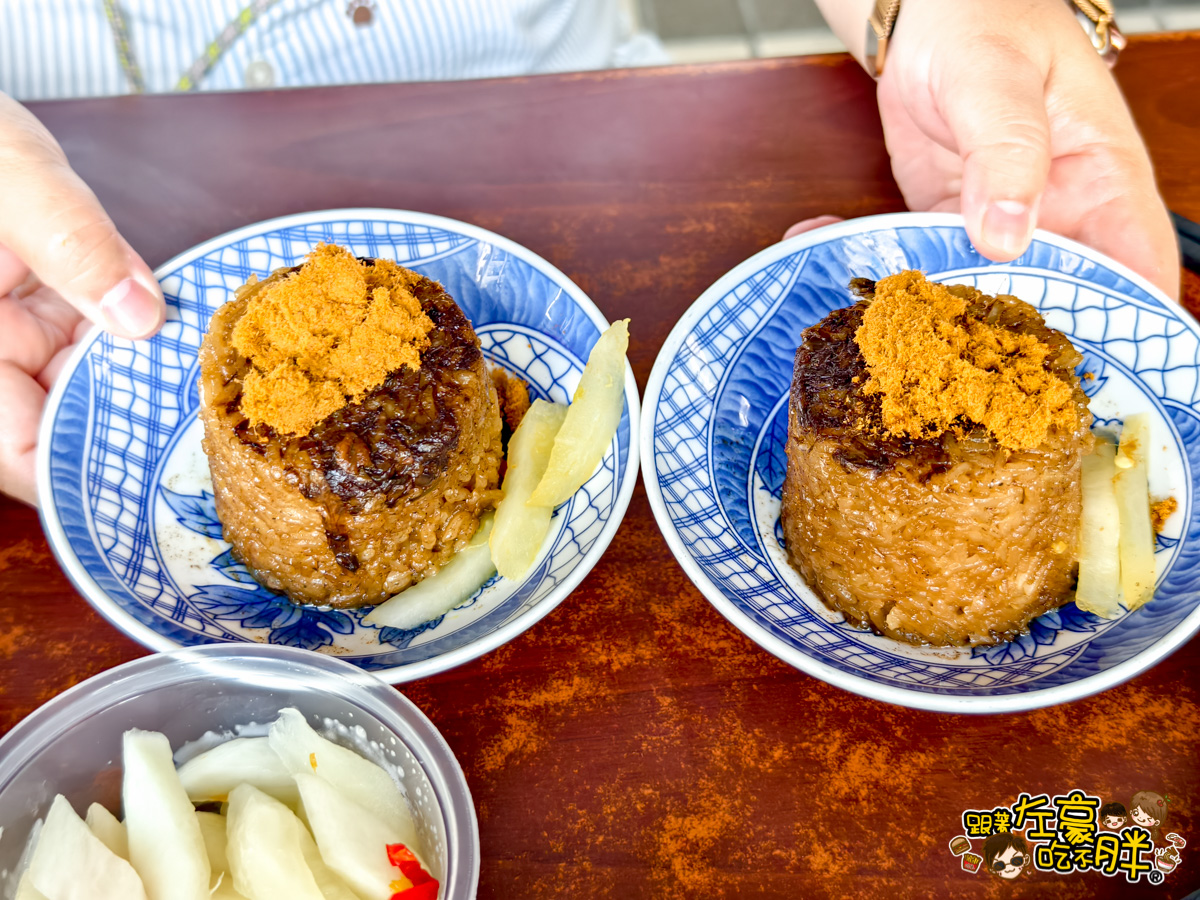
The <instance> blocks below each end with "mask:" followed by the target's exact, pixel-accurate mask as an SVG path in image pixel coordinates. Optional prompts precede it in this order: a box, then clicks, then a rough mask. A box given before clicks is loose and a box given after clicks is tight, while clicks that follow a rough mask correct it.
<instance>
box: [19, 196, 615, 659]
mask: <svg viewBox="0 0 1200 900" xmlns="http://www.w3.org/2000/svg"><path fill="white" fill-rule="evenodd" d="M321 241H327V242H331V243H337V244H341V245H344V246H347V247H349V248H350V249H351V250H352V251H353V252H354V253H355V254H356V255H358V256H375V257H385V258H389V259H395V260H397V261H398V262H400V263H402V264H403V265H406V266H409V267H410V268H412V269H415V270H417V271H419V272H421V273H422V274H423V275H426V276H428V277H430V278H433V279H435V280H437V281H439V282H441V283H442V285H443V286H444V287H445V288H446V290H447V291H448V292H449V293H450V295H451V296H452V297H454V298H455V300H457V301H458V303H459V305H460V306H461V307H462V308H463V311H464V312H465V313H466V314H467V317H468V318H469V319H470V320H471V321H472V322H473V323H474V326H475V330H476V333H477V334H478V335H479V338H480V341H481V343H482V345H483V350H484V355H485V356H486V357H487V358H488V359H489V360H490V361H492V362H495V363H499V364H501V365H503V366H504V367H506V368H507V369H509V370H510V371H513V372H515V373H517V374H518V375H520V376H521V377H522V378H524V379H525V380H526V381H528V382H529V384H530V388H531V393H532V394H533V395H535V396H540V397H544V398H548V399H552V400H556V401H560V402H567V401H569V400H570V398H571V394H572V393H573V392H574V390H575V386H576V384H577V383H578V381H579V376H580V373H581V372H582V370H583V364H584V362H585V361H586V360H587V356H588V353H589V351H590V350H591V347H592V345H593V344H594V343H595V342H596V339H597V338H598V337H599V336H600V333H601V331H603V329H604V328H605V327H607V324H608V323H607V322H606V321H605V319H604V317H603V316H602V315H601V314H600V312H599V310H597V309H596V307H595V306H594V305H593V304H592V302H591V301H590V300H589V299H588V298H587V297H586V296H585V295H584V293H583V292H582V291H581V290H580V289H579V288H578V287H576V286H575V284H573V283H572V282H571V281H570V280H569V279H568V278H567V277H566V276H565V275H563V274H562V273H561V272H559V271H558V270H557V269H555V268H554V267H553V266H551V265H550V264H549V263H547V262H546V261H545V260H543V259H541V258H540V257H538V256H536V255H535V254H533V253H531V252H530V251H528V250H526V249H525V248H523V247H521V246H519V245H517V244H514V243H513V242H512V241H509V240H506V239H505V238H502V237H500V236H498V235H495V234H492V233H491V232H488V231H485V230H483V229H481V228H476V227H474V226H471V225H466V224H464V223H461V222H456V221H453V220H450V219H444V218H441V217H438V216H430V215H424V214H421V213H412V212H399V211H394V210H380V209H348V210H330V211H326V212H317V213H304V214H300V215H295V216H288V217H286V218H282V219H275V220H272V221H269V222H262V223H259V224H257V225H251V226H248V227H246V228H242V229H239V230H238V231H234V232H231V233H230V234H226V235H223V236H221V237H218V238H214V239H213V240H211V241H208V242H207V243H205V244H202V245H201V246H199V247H196V248H194V249H192V250H189V251H188V252H186V253H184V254H183V255H181V256H178V257H176V258H175V259H173V260H172V261H171V262H169V263H167V264H166V265H164V266H163V267H162V268H161V269H159V270H158V272H157V273H156V274H157V276H158V278H159V280H160V281H161V282H162V285H163V290H164V292H165V293H166V297H167V306H168V314H167V323H166V325H165V326H164V327H163V330H162V332H161V333H160V334H158V335H157V336H156V337H154V338H153V339H152V340H150V341H145V342H140V343H134V342H131V341H126V340H121V339H117V338H113V337H111V336H110V335H107V334H103V333H101V332H99V331H95V332H93V333H92V334H91V335H89V336H88V338H87V339H85V340H84V341H83V342H82V343H81V346H80V347H79V348H78V349H77V351H76V352H75V353H74V355H73V356H72V357H71V360H70V362H69V363H68V364H67V366H66V367H65V369H64V372H63V374H62V376H61V378H60V379H59V381H58V383H57V384H56V386H55V389H54V391H53V392H52V393H51V395H50V397H49V399H48V402H47V406H46V413H45V418H44V420H43V423H42V431H41V436H40V439H39V447H38V454H39V456H38V486H39V491H40V494H39V498H40V503H41V510H42V521H43V525H44V527H45V530H46V534H47V536H48V538H49V541H50V545H51V547H52V548H53V549H54V552H55V554H56V555H57V556H58V559H59V561H60V562H61V564H62V565H63V568H64V569H65V570H66V572H67V574H68V575H69V577H70V578H71V580H72V581H73V582H74V584H75V586H76V587H77V588H78V589H79V591H80V592H81V593H82V594H83V595H84V596H85V597H86V598H87V599H88V600H89V601H90V602H91V603H92V604H93V605H94V606H95V607H96V609H97V610H99V612H100V613H101V614H102V615H104V616H105V618H107V619H108V620H109V621H110V622H112V624H114V625H116V626H117V627H118V628H119V629H121V630H122V631H124V632H125V633H126V634H128V635H130V636H131V637H133V638H134V639H135V640H138V641H140V642H141V643H143V644H145V645H146V646H148V647H151V648H153V649H156V650H165V649H169V648H172V647H178V646H188V645H194V644H204V643H210V642H214V641H258V642H267V643H272V644H285V645H288V646H293V647H302V648H305V649H308V650H318V651H321V652H325V653H330V654H333V655H336V656H339V657H341V658H343V659H346V660H348V661H350V662H353V663H356V664H357V665H359V666H361V667H362V668H364V669H368V670H370V671H372V672H374V673H375V674H376V675H377V676H379V677H381V678H384V679H386V680H390V681H392V682H400V681H407V680H410V679H413V678H419V677H424V676H426V675H430V674H433V673H434V672H440V671H443V670H445V669H448V668H451V667H453V666H456V665H459V664H461V663H463V662H466V661H467V660H470V659H473V658H475V657H477V656H479V655H481V654H483V653H486V652H487V651H489V650H492V649H494V648H496V647H498V646H500V645H501V644H503V643H504V642H505V641H508V640H510V639H511V638H513V637H515V636H516V635H517V634H520V633H521V632H522V631H524V630H525V629H527V628H529V627H530V626H531V625H533V624H534V623H535V622H537V621H538V620H539V619H541V618H542V617H543V616H544V615H546V614H547V613H548V612H550V610H552V609H553V608H554V607H555V606H557V605H558V604H559V603H560V602H561V601H562V600H563V598H565V597H566V596H567V594H569V593H570V592H571V591H572V590H573V589H574V588H575V586H576V585H577V584H579V582H580V581H581V580H582V579H583V577H584V576H585V575H586V574H587V573H588V571H590V570H591V568H592V566H593V565H594V564H595V562H596V560H598V559H599V558H600V555H601V554H602V553H603V552H604V549H605V548H606V547H607V546H608V543H609V541H611V540H612V537H613V534H614V533H615V532H616V530H617V527H618V526H619V525H620V523H621V518H622V516H623V515H624V514H625V509H626V507H627V506H628V505H629V498H630V496H631V495H632V494H633V487H634V483H635V482H636V480H637V466H638V446H639V445H638V424H639V414H638V412H639V410H638V394H637V386H636V384H635V383H634V380H633V372H632V369H629V367H628V366H626V376H625V404H626V405H625V412H624V414H623V415H622V417H621V424H620V426H619V427H618V429H617V434H616V437H615V438H614V439H613V442H612V445H611V447H610V448H609V450H608V452H607V453H606V454H605V457H604V459H603V460H602V461H601V464H600V467H599V469H598V470H597V471H596V473H595V474H594V475H593V476H592V478H591V479H590V480H589V481H588V482H587V483H586V484H585V485H584V486H583V487H582V488H581V489H580V490H579V491H578V492H577V493H576V495H575V496H574V497H573V498H572V499H571V500H569V501H568V502H567V503H565V504H563V505H562V506H560V507H559V508H558V510H556V512H555V514H554V521H553V524H552V526H551V531H550V536H549V538H548V539H547V542H546V545H545V546H544V547H543V550H542V553H541V554H540V556H539V557H538V560H537V562H536V563H535V564H534V567H533V569H532V570H531V571H530V573H529V574H528V575H527V576H526V577H525V578H524V579H523V580H522V581H521V582H519V583H514V582H511V581H508V580H506V579H501V578H498V577H494V578H493V579H492V580H491V581H489V582H488V583H487V584H486V585H484V586H483V588H481V589H480V590H479V591H478V592H476V594H475V596H473V597H471V598H470V599H469V600H467V601H466V602H465V603H463V604H462V605H460V606H459V607H458V608H456V609H454V610H452V611H451V612H449V613H447V614H446V615H445V616H443V617H441V618H439V619H435V620H433V621H431V622H427V623H426V624H424V625H422V626H420V627H418V628H416V629H413V630H409V631H402V630H400V629H396V628H379V627H375V626H371V625H369V624H367V623H365V622H364V621H363V616H364V615H365V614H366V612H367V610H362V611H356V610H341V611H339V610H331V609H317V608H311V607H300V606H295V605H293V604H292V603H290V602H288V600H287V599H286V598H283V597H280V596H279V595H276V594H273V593H271V592H270V591H267V590H266V589H264V588H262V587H260V586H259V585H258V584H257V583H256V582H255V581H254V580H253V578H251V577H250V574H249V572H248V571H247V570H246V569H245V567H243V566H242V565H240V564H239V563H238V562H237V560H235V559H234V558H233V555H232V554H231V553H230V550H229V545H228V544H226V543H225V542H224V541H222V540H221V525H220V523H219V522H218V521H217V518H216V513H215V511H214V508H213V499H212V482H211V479H210V476H209V473H208V463H207V461H206V459H205V456H204V453H203V451H202V450H201V448H200V437H201V433H202V427H201V425H200V422H199V421H198V420H197V418H196V407H197V404H198V395H197V385H196V377H197V371H198V369H197V362H196V354H197V351H198V349H199V346H200V341H201V339H202V337H203V335H204V332H205V330H206V328H207V325H208V321H209V318H210V317H211V316H212V314H213V312H215V311H216V309H217V308H218V307H219V306H221V304H223V303H224V302H225V301H226V300H228V299H229V298H230V297H231V296H232V292H233V290H234V289H235V288H237V287H238V286H239V285H240V284H242V283H243V282H244V281H246V279H247V278H248V277H249V276H250V275H251V274H252V273H253V274H257V275H259V276H260V277H262V276H265V275H267V274H269V273H270V272H271V271H272V270H273V269H276V268H279V267H280V266H291V265H297V264H299V263H300V262H301V261H302V260H303V258H304V256H305V254H307V253H308V251H309V250H311V249H312V248H313V247H314V246H315V245H316V244H317V243H319V242H321Z"/></svg>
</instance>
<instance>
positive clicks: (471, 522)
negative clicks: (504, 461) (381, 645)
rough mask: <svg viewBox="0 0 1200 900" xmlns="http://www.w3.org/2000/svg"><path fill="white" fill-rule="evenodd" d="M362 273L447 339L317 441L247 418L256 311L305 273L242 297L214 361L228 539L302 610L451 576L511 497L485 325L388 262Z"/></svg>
mask: <svg viewBox="0 0 1200 900" xmlns="http://www.w3.org/2000/svg"><path fill="white" fill-rule="evenodd" d="M358 263H359V264H360V265H361V266H362V267H363V277H364V278H365V282H366V286H367V289H368V293H371V292H374V291H377V290H379V289H380V288H382V289H384V290H385V291H386V290H389V289H391V290H397V289H403V290H404V291H407V292H410V293H411V296H412V297H415V298H416V300H417V301H418V302H419V304H420V311H421V312H423V313H424V315H425V316H427V317H428V320H429V322H430V323H431V324H432V328H430V330H429V331H428V333H427V335H426V338H427V340H426V341H425V342H424V343H423V344H422V347H421V349H420V351H419V366H418V367H416V368H414V367H412V366H411V365H405V366H402V367H399V368H395V369H393V370H392V371H390V372H388V373H387V374H386V376H384V377H383V379H382V383H379V384H378V385H375V386H373V387H370V388H369V389H364V390H363V391H362V393H361V395H360V396H358V397H357V398H356V399H354V401H353V402H348V403H344V404H343V405H342V406H340V408H337V409H335V410H334V411H332V412H330V413H328V414H327V415H323V416H322V417H321V418H320V420H319V421H317V422H316V423H315V424H312V425H311V427H309V428H308V429H307V430H305V431H304V432H303V433H293V434H283V433H280V432H279V431H277V430H276V429H275V428H273V427H272V426H271V425H269V424H265V423H264V422H260V421H256V422H252V421H251V419H250V418H249V417H248V415H247V412H246V409H245V408H244V406H245V402H244V401H245V400H246V387H247V380H248V379H250V380H251V381H253V380H254V379H255V378H257V375H252V370H253V369H254V364H253V363H252V362H251V361H250V360H249V359H248V358H247V356H245V355H244V354H243V353H241V352H239V350H238V348H237V346H235V340H234V333H235V329H236V328H237V325H238V323H239V321H241V320H242V318H243V316H245V315H246V313H247V309H248V308H249V307H250V305H251V304H252V303H253V302H254V301H255V300H256V298H261V297H263V296H264V294H265V292H269V291H271V290H272V289H273V288H274V287H276V286H278V285H280V284H281V283H283V282H285V281H287V280H288V279H291V278H294V277H296V276H297V273H298V272H299V271H300V270H299V269H298V268H297V269H286V270H280V271H277V272H275V273H274V274H272V275H271V276H270V277H268V278H267V279H265V280H264V281H261V282H252V283H249V284H247V285H245V286H243V287H242V288H241V289H240V290H239V291H238V292H237V295H236V297H235V299H233V300H231V301H230V302H229V303H227V304H225V305H224V306H223V307H222V308H221V309H220V310H219V311H218V312H217V314H216V315H215V316H214V318H213V321H212V324H211V327H210V330H209V333H208V335H207V336H206V337H205V340H204V343H203V345H202V347H201V351H200V387H201V404H200V418H201V420H202V421H203V423H204V432H205V434H204V449H205V452H206V453H207V455H208V459H209V464H210V467H211V470H212V477H213V491H214V494H215V499H216V507H217V514H218V516H219V518H220V520H221V522H222V524H223V526H224V533H225V538H226V540H228V541H229V542H230V543H231V544H232V545H233V552H234V554H235V556H236V557H237V558H238V559H239V560H241V561H242V562H243V563H244V564H245V565H246V566H247V567H248V568H249V569H250V571H251V572H252V573H253V575H254V577H255V578H256V579H257V580H258V581H259V582H260V583H262V584H263V585H265V586H266V587H268V588H270V589H272V590H275V591H280V592H282V593H285V594H286V595H287V596H288V597H289V598H291V599H292V600H293V601H296V602H298V603H307V604H321V605H329V606H334V607H357V606H363V605H370V604H376V603H379V602H381V601H383V600H384V599H386V598H388V597H390V596H392V595H393V594H396V593H398V592H399V591H402V590H403V589H404V588H406V587H408V586H409V585H411V584H413V583H415V582H416V581H419V580H421V579H422V578H424V577H426V576H428V575H430V574H432V573H433V572H435V571H436V570H437V569H438V568H439V567H440V566H442V565H443V564H445V563H446V562H447V561H448V560H449V559H450V557H451V556H452V555H453V554H454V552H455V551H456V550H457V549H459V548H461V547H462V546H463V545H465V543H466V542H467V541H468V540H469V539H470V537H471V536H472V534H474V532H475V530H476V528H477V526H478V522H479V517H480V516H481V515H482V513H483V512H485V511H486V510H487V509H489V508H491V507H493V506H494V505H495V503H496V502H497V501H498V499H499V497H500V492H499V490H498V487H497V486H498V482H499V465H500V459H501V443H500V429H501V421H500V411H499V407H498V404H497V398H496V389H495V387H494V386H493V382H492V378H491V377H490V375H489V373H488V371H487V368H486V363H485V361H484V358H483V355H482V353H481V351H480V345H479V339H478V338H477V337H476V335H475V332H474V330H473V329H472V327H471V323H470V322H469V321H468V320H467V318H466V316H465V315H464V314H463V312H462V310H461V309H460V308H459V307H458V305H457V304H456V303H455V302H454V300H453V299H452V298H451V297H450V296H449V295H448V294H447V293H446V292H445V291H444V290H443V289H442V288H441V286H440V285H439V284H437V283H436V282H434V281H431V280H429V279H427V278H423V277H421V276H419V275H417V274H416V273H413V272H410V271H408V270H405V269H402V268H401V267H399V266H397V265H395V264H394V263H390V262H387V261H383V260H380V261H374V260H360V261H358ZM314 315H317V318H320V316H319V315H318V314H316V313H314ZM384 337H386V335H385V336H384ZM309 365H310V368H311V369H313V370H314V371H315V370H316V368H317V366H318V364H315V363H314V364H309ZM259 374H261V373H259ZM276 395H277V394H272V393H270V392H268V393H267V396H268V398H271V397H274V396H276ZM343 399H344V398H343ZM317 409H318V410H319V412H317V413H315V414H316V415H320V413H321V412H323V411H324V409H323V408H321V407H319V406H318V407H317Z"/></svg>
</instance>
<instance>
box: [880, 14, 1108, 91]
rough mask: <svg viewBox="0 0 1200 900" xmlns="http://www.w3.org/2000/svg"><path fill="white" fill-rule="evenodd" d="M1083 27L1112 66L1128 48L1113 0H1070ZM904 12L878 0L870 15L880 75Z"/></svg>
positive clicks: (1104, 58) (1101, 54)
mask: <svg viewBox="0 0 1200 900" xmlns="http://www.w3.org/2000/svg"><path fill="white" fill-rule="evenodd" d="M1066 2H1067V5H1068V6H1070V7H1071V9H1072V10H1074V12H1075V18H1076V19H1078V20H1079V24H1080V25H1082V26H1083V30H1084V31H1085V32H1086V33H1087V36H1088V38H1089V39H1090V40H1091V42H1092V46H1093V47H1095V48H1096V52H1097V53H1099V54H1100V56H1101V58H1102V59H1103V60H1104V61H1105V62H1106V63H1107V64H1108V67H1109V68H1110V69H1111V68H1112V67H1113V66H1114V65H1115V64H1116V62H1117V56H1118V55H1119V54H1120V52H1121V51H1122V50H1124V49H1125V44H1126V41H1125V35H1123V34H1121V32H1120V30H1119V29H1118V28H1117V20H1116V17H1115V13H1114V11H1113V5H1112V0H1066ZM899 15H900V0H875V6H874V8H873V9H872V10H871V14H870V15H869V16H868V17H867V44H866V60H865V62H866V66H867V71H868V72H873V73H874V75H875V77H876V78H878V77H879V76H880V75H882V74H883V64H884V61H885V60H886V58H887V46H888V41H889V40H891V37H892V30H893V29H894V28H895V27H896V17H897V16H899Z"/></svg>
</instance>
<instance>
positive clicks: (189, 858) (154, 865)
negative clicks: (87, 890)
mask: <svg viewBox="0 0 1200 900" xmlns="http://www.w3.org/2000/svg"><path fill="white" fill-rule="evenodd" d="M124 757H125V779H124V781H123V783H122V785H121V802H122V805H123V806H124V809H125V830H126V833H127V834H128V835H129V861H130V862H131V863H133V867H134V869H136V870H137V873H138V875H140V876H141V878H142V883H143V884H144V885H145V887H146V895H147V896H148V897H149V900H208V895H209V890H208V888H209V873H210V867H209V864H208V853H207V852H206V850H205V848H204V838H203V837H202V836H201V834H200V823H199V822H198V821H197V820H196V810H195V809H193V808H192V803H191V801H190V800H188V796H187V792H186V791H184V789H183V784H182V783H180V781H179V773H178V772H176V771H175V762H174V760H173V759H172V758H171V744H170V743H169V742H168V741H167V738H166V736H165V735H162V734H159V733H158V732H156V731H138V730H136V729H135V730H132V731H127V732H125V741H124Z"/></svg>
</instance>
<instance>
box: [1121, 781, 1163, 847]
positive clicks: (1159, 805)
mask: <svg viewBox="0 0 1200 900" xmlns="http://www.w3.org/2000/svg"><path fill="white" fill-rule="evenodd" d="M1167 802H1168V800H1167V798H1166V797H1164V796H1163V795H1162V794H1156V793H1154V792H1153V791H1138V792H1137V793H1136V794H1134V795H1133V799H1132V800H1130V801H1129V818H1131V819H1132V820H1133V824H1135V825H1141V826H1142V827H1143V828H1148V829H1149V830H1150V839H1151V840H1152V841H1154V843H1156V844H1157V843H1158V842H1159V841H1161V840H1162V825H1163V823H1164V822H1165V821H1166V820H1167Z"/></svg>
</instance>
